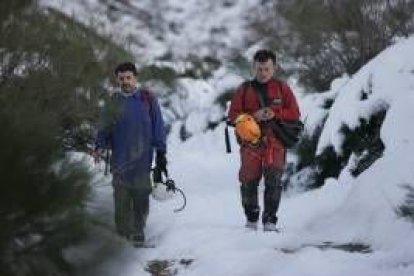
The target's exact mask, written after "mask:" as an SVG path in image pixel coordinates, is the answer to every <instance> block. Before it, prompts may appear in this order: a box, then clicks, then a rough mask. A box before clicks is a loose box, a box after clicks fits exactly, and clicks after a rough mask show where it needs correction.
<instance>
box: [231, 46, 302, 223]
mask: <svg viewBox="0 0 414 276" xmlns="http://www.w3.org/2000/svg"><path fill="white" fill-rule="evenodd" d="M276 69H277V64H276V56H275V54H274V53H273V52H271V51H269V50H259V51H257V52H256V53H255V55H254V70H255V78H254V79H253V80H251V81H247V82H244V83H243V84H242V85H240V86H239V87H238V88H237V90H236V91H235V93H234V95H233V98H232V101H231V105H230V110H229V114H228V118H229V120H230V121H231V122H233V123H236V121H237V118H240V117H239V116H240V115H241V114H245V113H247V114H250V115H252V116H253V117H254V118H255V120H256V122H257V123H258V124H259V126H260V129H261V134H262V136H261V139H260V141H259V142H258V143H255V144H252V143H250V142H248V141H243V139H242V138H241V137H238V138H239V139H238V140H239V141H240V157H241V167H240V171H239V180H240V182H241V199H242V206H243V209H244V213H245V215H246V218H247V222H246V227H247V228H249V229H254V230H256V229H257V221H258V220H259V215H260V207H259V204H258V195H257V190H258V185H259V182H260V180H261V178H262V175H263V177H264V185H265V191H264V210H263V213H262V223H263V230H264V231H277V227H276V223H277V216H276V213H277V210H278V208H279V203H280V197H281V190H282V185H281V177H282V174H283V170H284V166H285V159H286V148H285V146H284V145H283V144H282V142H281V141H280V139H278V137H277V133H275V131H274V130H273V128H272V127H271V124H272V121H274V120H298V119H299V117H300V113H299V108H298V105H297V102H296V99H295V96H294V95H293V93H292V90H291V89H290V87H289V86H288V85H287V84H286V83H285V82H283V81H281V80H279V79H276V78H274V73H275V71H276Z"/></svg>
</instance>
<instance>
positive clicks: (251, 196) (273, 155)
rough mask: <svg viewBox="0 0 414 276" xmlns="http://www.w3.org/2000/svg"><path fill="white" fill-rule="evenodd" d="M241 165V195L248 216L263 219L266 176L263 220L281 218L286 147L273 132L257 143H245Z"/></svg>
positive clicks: (264, 221)
mask: <svg viewBox="0 0 414 276" xmlns="http://www.w3.org/2000/svg"><path fill="white" fill-rule="evenodd" d="M240 155H241V168H240V172H239V179H240V182H241V188H240V190H241V199H242V206H243V209H244V212H245V214H246V218H247V220H249V221H251V222H255V221H257V220H258V219H259V214H260V207H259V203H258V193H257V192H258V186H259V182H260V180H261V178H262V176H263V177H264V184H265V191H264V200H263V201H264V210H263V214H262V222H263V223H266V222H272V223H276V222H277V216H276V213H277V210H278V209H279V204H280V197H281V192H282V183H281V182H282V181H281V177H282V172H283V168H284V165H285V156H286V150H285V148H284V147H283V146H282V144H281V143H280V142H279V141H278V140H277V139H276V138H274V137H272V136H266V137H265V139H264V141H263V142H262V143H261V144H259V145H256V146H251V145H242V147H241V149H240Z"/></svg>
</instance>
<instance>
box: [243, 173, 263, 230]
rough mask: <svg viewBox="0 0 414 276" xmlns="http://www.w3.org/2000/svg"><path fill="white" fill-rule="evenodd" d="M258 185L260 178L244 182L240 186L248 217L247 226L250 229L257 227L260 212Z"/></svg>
mask: <svg viewBox="0 0 414 276" xmlns="http://www.w3.org/2000/svg"><path fill="white" fill-rule="evenodd" d="M258 186H259V180H257V181H251V182H249V183H242V184H241V186H240V192H241V201H242V206H243V209H244V214H245V215H246V219H247V221H246V227H247V228H250V229H257V220H258V219H259V214H260V207H259V203H258V196H257V190H258Z"/></svg>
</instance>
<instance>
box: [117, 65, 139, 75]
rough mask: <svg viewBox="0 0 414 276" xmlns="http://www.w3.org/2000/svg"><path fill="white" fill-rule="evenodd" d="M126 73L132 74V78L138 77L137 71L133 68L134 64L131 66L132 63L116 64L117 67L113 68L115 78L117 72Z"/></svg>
mask: <svg viewBox="0 0 414 276" xmlns="http://www.w3.org/2000/svg"><path fill="white" fill-rule="evenodd" d="M126 71H130V72H132V73H133V74H134V76H136V75H138V71H137V68H136V67H135V64H133V63H132V62H124V63H121V64H118V66H116V68H115V72H114V73H115V76H116V75H118V73H119V72H126Z"/></svg>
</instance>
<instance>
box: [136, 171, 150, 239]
mask: <svg viewBox="0 0 414 276" xmlns="http://www.w3.org/2000/svg"><path fill="white" fill-rule="evenodd" d="M136 184H137V185H136V188H135V189H133V191H132V209H133V228H134V236H133V240H132V241H133V243H134V245H135V246H141V245H143V244H144V243H145V231H144V230H145V226H146V222H147V218H148V213H149V197H150V193H151V188H150V187H151V181H150V177H149V175H148V176H142V177H140V178H139V180H138V182H137V183H136Z"/></svg>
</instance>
